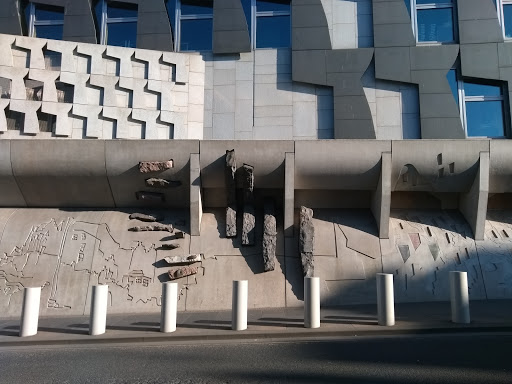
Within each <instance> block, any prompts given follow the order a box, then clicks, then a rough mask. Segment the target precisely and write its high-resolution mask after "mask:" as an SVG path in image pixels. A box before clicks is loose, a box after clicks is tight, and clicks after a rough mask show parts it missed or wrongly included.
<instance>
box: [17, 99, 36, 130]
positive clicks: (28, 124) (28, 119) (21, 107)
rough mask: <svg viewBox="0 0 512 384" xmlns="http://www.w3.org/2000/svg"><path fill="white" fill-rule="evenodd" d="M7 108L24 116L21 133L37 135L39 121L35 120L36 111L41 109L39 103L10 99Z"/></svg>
mask: <svg viewBox="0 0 512 384" xmlns="http://www.w3.org/2000/svg"><path fill="white" fill-rule="evenodd" d="M9 108H10V110H11V111H15V112H21V113H23V114H24V115H25V118H24V123H23V133H29V134H37V133H39V119H38V118H37V111H38V110H39V108H41V102H40V101H33V100H15V99H11V102H10V104H9Z"/></svg>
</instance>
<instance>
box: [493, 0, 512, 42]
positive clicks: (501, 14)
mask: <svg viewBox="0 0 512 384" xmlns="http://www.w3.org/2000/svg"><path fill="white" fill-rule="evenodd" d="M494 5H496V10H497V12H498V20H499V21H500V24H501V29H502V30H503V36H504V37H505V39H511V38H512V0H494Z"/></svg>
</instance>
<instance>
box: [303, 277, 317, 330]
mask: <svg viewBox="0 0 512 384" xmlns="http://www.w3.org/2000/svg"><path fill="white" fill-rule="evenodd" d="M304 327H305V328H320V278H319V277H305V278H304Z"/></svg>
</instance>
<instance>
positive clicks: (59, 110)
mask: <svg viewBox="0 0 512 384" xmlns="http://www.w3.org/2000/svg"><path fill="white" fill-rule="evenodd" d="M72 107H73V104H68V103H57V102H48V101H44V100H43V104H42V106H41V112H43V113H47V114H49V115H54V116H56V122H55V135H57V136H71V129H72V125H71V118H70V117H69V112H70V111H71V108H72Z"/></svg>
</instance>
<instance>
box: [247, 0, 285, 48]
mask: <svg viewBox="0 0 512 384" xmlns="http://www.w3.org/2000/svg"><path fill="white" fill-rule="evenodd" d="M250 1H251V10H252V18H251V20H250V22H248V25H249V29H250V31H251V36H252V39H251V41H252V46H253V48H286V47H290V45H291V21H290V15H291V12H290V0H250ZM246 8H247V6H246V7H244V9H246ZM246 12H247V11H246ZM248 19H249V18H248Z"/></svg>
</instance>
